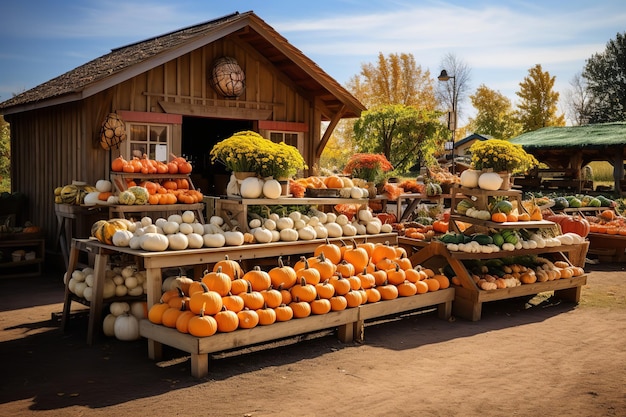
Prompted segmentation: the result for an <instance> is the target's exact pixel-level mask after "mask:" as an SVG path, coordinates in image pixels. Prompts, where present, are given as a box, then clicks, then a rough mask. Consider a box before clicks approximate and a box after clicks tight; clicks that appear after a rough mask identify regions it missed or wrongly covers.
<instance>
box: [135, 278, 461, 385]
mask: <svg viewBox="0 0 626 417" xmlns="http://www.w3.org/2000/svg"><path fill="white" fill-rule="evenodd" d="M453 299H454V289H452V288H447V289H444V290H439V291H435V292H430V293H426V294H418V295H414V296H411V297H402V298H396V299H395V300H388V301H379V302H377V303H373V304H363V305H361V306H358V307H355V308H348V309H345V310H343V311H334V312H330V313H328V314H323V315H319V316H315V315H311V316H309V317H306V318H302V319H292V320H289V321H286V322H281V323H274V324H272V325H269V326H256V327H254V328H252V329H238V330H235V331H234V332H231V333H216V334H214V335H213V336H209V337H195V336H191V335H189V334H184V333H180V332H179V331H177V330H176V329H170V328H168V327H165V326H162V325H158V324H154V323H151V322H150V321H148V320H141V322H140V324H139V332H140V334H141V335H142V336H144V337H146V338H148V339H149V340H153V341H157V342H160V343H162V344H165V345H168V346H172V347H175V348H177V349H180V350H182V351H184V352H187V353H190V354H191V374H192V375H193V376H194V377H196V378H202V377H205V376H206V375H207V374H208V372H209V353H214V352H220V351H223V350H227V349H232V348H236V347H245V346H249V345H253V344H257V343H262V342H269V341H272V340H277V339H280V338H285V337H292V336H297V335H300V334H305V333H310V332H314V331H318V330H324V329H329V328H334V327H336V328H337V329H338V332H337V337H338V338H339V340H340V341H342V342H344V343H349V342H351V341H353V340H355V339H356V340H359V341H362V340H363V339H364V329H365V321H366V320H369V319H374V318H379V317H384V316H389V315H395V314H399V313H403V312H407V311H413V310H418V309H420V308H424V307H431V306H436V307H437V311H438V315H439V318H441V319H446V320H447V319H448V318H450V315H451V311H452V300H453Z"/></svg>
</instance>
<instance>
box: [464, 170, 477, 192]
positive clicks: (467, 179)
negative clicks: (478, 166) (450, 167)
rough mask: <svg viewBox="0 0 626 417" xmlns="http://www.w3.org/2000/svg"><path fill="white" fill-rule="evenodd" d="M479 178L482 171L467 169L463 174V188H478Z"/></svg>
mask: <svg viewBox="0 0 626 417" xmlns="http://www.w3.org/2000/svg"><path fill="white" fill-rule="evenodd" d="M478 177H480V171H478V170H475V169H466V170H465V171H463V172H461V186H463V187H467V188H476V187H478Z"/></svg>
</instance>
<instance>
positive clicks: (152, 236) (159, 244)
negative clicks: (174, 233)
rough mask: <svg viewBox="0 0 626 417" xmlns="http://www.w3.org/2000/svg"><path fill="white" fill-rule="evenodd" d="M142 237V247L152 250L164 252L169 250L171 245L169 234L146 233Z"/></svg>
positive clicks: (140, 243)
mask: <svg viewBox="0 0 626 417" xmlns="http://www.w3.org/2000/svg"><path fill="white" fill-rule="evenodd" d="M140 239H141V240H140V242H139V245H140V246H141V249H143V250H147V251H151V252H162V251H164V250H167V248H168V246H169V240H168V238H167V236H165V235H162V234H160V233H146V234H144V235H143V236H141V238H140Z"/></svg>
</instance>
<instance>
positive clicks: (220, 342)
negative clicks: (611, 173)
mask: <svg viewBox="0 0 626 417" xmlns="http://www.w3.org/2000/svg"><path fill="white" fill-rule="evenodd" d="M396 237H397V235H396V234H395V233H386V234H380V235H366V236H356V237H355V238H354V239H355V241H356V242H362V241H368V242H373V243H378V242H392V243H395V238H396ZM330 241H331V242H335V241H336V242H338V241H340V239H338V238H337V239H330ZM325 242H326V240H324V239H316V240H314V241H299V242H274V243H267V244H250V245H244V246H240V247H239V246H238V247H226V248H206V249H191V250H185V251H167V252H145V251H138V250H133V249H130V248H116V247H113V246H109V245H104V244H102V243H100V242H98V241H96V240H93V239H89V240H74V242H73V245H72V255H71V260H72V262H71V265H73V264H74V262H75V261H76V259H77V255H78V252H79V251H88V252H91V253H94V254H95V259H96V261H95V265H94V294H93V301H92V302H91V303H90V308H89V311H90V313H89V329H88V340H87V341H88V343H89V344H91V343H92V342H93V339H94V337H95V335H96V333H98V332H99V330H100V329H101V326H102V320H101V319H102V317H101V316H102V307H103V300H102V291H103V286H104V276H105V270H106V265H107V264H108V259H109V256H110V255H112V254H116V253H124V254H128V255H133V256H137V257H138V258H140V259H141V260H142V261H143V264H144V267H145V268H146V280H147V288H148V291H147V303H148V308H150V307H151V306H152V305H154V304H155V303H158V302H159V299H160V297H161V285H162V276H161V269H162V268H167V267H175V266H176V267H177V266H181V265H196V264H202V265H204V264H209V263H214V262H217V261H219V260H222V259H224V256H225V255H228V256H229V258H230V259H233V260H237V259H251V258H252V259H256V258H262V257H277V256H279V255H283V256H285V255H291V254H306V253H313V251H314V250H315V248H316V247H317V246H319V245H320V244H322V243H325ZM68 273H71V271H68ZM453 299H454V290H453V289H451V288H448V289H445V290H439V291H436V292H433V293H426V294H419V295H415V296H412V297H406V298H400V299H396V300H390V301H381V302H379V303H376V304H369V305H368V304H366V305H363V306H360V307H357V308H352V309H346V310H344V311H339V312H331V313H329V314H325V315H320V316H310V317H307V318H305V319H293V320H291V321H288V322H283V323H275V324H273V325H271V326H267V327H266V326H257V327H255V328H253V329H246V330H243V329H239V330H236V331H234V332H232V333H224V334H216V335H213V336H210V337H204V338H198V337H195V336H191V335H188V334H183V333H180V332H178V331H176V330H175V329H170V328H167V327H165V326H161V325H155V324H153V323H150V322H149V321H148V320H141V321H140V330H139V331H140V334H141V335H142V336H143V337H146V338H147V339H148V356H149V357H150V358H151V359H154V360H158V359H160V358H161V356H162V345H163V344H165V345H168V346H173V347H175V348H177V349H180V350H183V351H185V352H187V353H190V354H191V373H192V375H193V376H195V377H198V378H201V377H204V376H206V375H207V374H208V371H209V368H208V354H209V353H212V352H217V351H223V350H227V349H232V348H235V347H242V346H247V345H251V344H256V343H261V342H267V341H271V340H277V339H279V338H283V337H291V336H296V335H299V334H304V333H308V332H312V331H317V330H322V329H328V328H337V329H338V337H339V339H340V340H342V341H344V342H349V341H352V340H354V339H358V340H362V339H363V334H364V327H365V321H366V320H369V319H372V318H376V317H381V316H386V315H391V314H398V313H401V312H405V311H412V310H417V309H421V308H424V307H432V306H436V307H437V309H438V313H439V317H441V318H444V319H447V318H449V317H450V314H451V310H452V300H453ZM72 301H74V298H73V296H72V294H70V293H69V289H68V288H67V285H66V297H65V306H64V310H63V319H62V323H63V328H65V323H66V322H67V319H68V317H69V307H70V304H71V302H72ZM107 301H109V300H107Z"/></svg>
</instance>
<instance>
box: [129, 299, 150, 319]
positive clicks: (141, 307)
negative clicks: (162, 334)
mask: <svg viewBox="0 0 626 417" xmlns="http://www.w3.org/2000/svg"><path fill="white" fill-rule="evenodd" d="M147 313H148V309H147V308H146V302H145V301H134V302H132V303H131V304H130V314H132V315H133V316H135V317H137V319H138V320H141V319H146V318H148V316H147Z"/></svg>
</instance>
